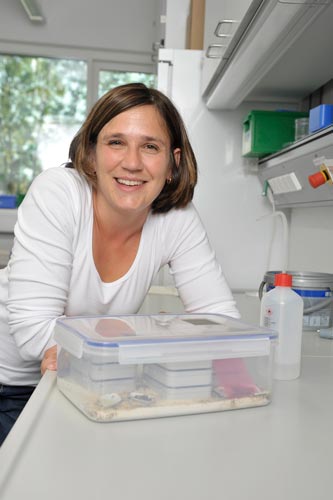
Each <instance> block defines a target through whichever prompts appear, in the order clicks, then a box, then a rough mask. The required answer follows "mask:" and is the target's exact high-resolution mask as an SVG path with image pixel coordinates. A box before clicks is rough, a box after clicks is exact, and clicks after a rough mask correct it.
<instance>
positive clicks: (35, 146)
mask: <svg viewBox="0 0 333 500" xmlns="http://www.w3.org/2000/svg"><path fill="white" fill-rule="evenodd" d="M89 64H90V75H92V74H93V75H94V76H93V78H89V77H88V73H89ZM117 66H118V67H117V68H114V67H112V65H111V63H108V64H105V63H97V62H94V63H92V62H91V61H90V62H89V61H85V60H83V59H82V60H79V59H70V58H67V59H59V58H57V57H52V58H48V57H44V56H43V57H37V56H36V57H32V56H26V55H5V54H3V55H1V54H0V194H1V193H2V194H16V195H19V196H20V195H24V194H25V193H26V191H27V189H28V187H29V185H30V184H31V182H32V180H33V178H34V177H35V176H36V175H37V174H38V173H40V172H41V171H42V170H45V169H47V168H50V167H54V166H59V165H61V164H63V163H65V162H66V161H67V159H68V149H69V145H70V142H71V140H72V138H73V137H74V135H75V133H76V132H77V130H78V129H79V128H80V126H81V124H82V122H83V121H84V119H85V116H86V113H87V109H88V108H87V101H88V100H89V101H90V103H89V105H90V106H91V104H92V103H93V101H94V100H96V99H97V98H98V97H100V96H102V95H103V94H104V93H105V92H107V91H108V90H110V89H111V88H113V87H116V86H118V85H122V84H124V83H130V82H142V83H145V84H146V85H147V86H148V87H155V86H156V75H155V74H154V73H151V72H149V69H148V68H146V67H144V66H143V65H141V66H142V68H141V69H142V71H140V70H139V71H133V70H132V69H131V68H130V67H129V66H130V65H127V66H126V64H122V65H121V66H119V64H118V65H117ZM120 69H121V70H120ZM88 82H92V83H91V87H93V86H95V88H89V86H88ZM94 96H95V97H94ZM20 197H22V196H20Z"/></svg>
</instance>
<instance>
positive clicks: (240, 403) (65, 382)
mask: <svg viewBox="0 0 333 500" xmlns="http://www.w3.org/2000/svg"><path fill="white" fill-rule="evenodd" d="M276 335H277V334H276V332H274V331H271V330H268V329H266V328H261V327H256V326H253V325H248V324H246V323H243V322H241V321H239V320H235V319H232V318H229V317H227V316H222V315H217V314H181V315H170V314H159V315H151V316H144V315H128V316H96V317H72V318H62V319H59V320H57V323H56V328H55V339H56V342H57V343H58V346H59V349H58V375H57V377H58V387H59V389H60V391H61V392H63V393H64V394H65V396H67V398H68V399H69V400H70V401H71V402H72V403H74V405H76V406H77V407H78V408H79V409H80V410H81V411H82V412H83V413H84V414H85V415H86V416H87V417H89V418H90V419H92V420H95V421H99V422H109V421H117V420H134V419H141V418H153V417H163V416H172V415H185V414H191V413H204V412H212V411H224V410H231V409H238V408H248V407H253V406H263V405H266V404H268V403H269V402H270V400H271V394H272V366H273V353H274V345H275V340H276Z"/></svg>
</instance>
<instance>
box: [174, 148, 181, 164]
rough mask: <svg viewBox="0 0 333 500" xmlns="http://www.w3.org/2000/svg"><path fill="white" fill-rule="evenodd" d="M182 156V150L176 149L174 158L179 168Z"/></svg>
mask: <svg viewBox="0 0 333 500" xmlns="http://www.w3.org/2000/svg"><path fill="white" fill-rule="evenodd" d="M180 155H181V149H180V148H176V149H174V150H173V157H174V160H175V163H176V165H177V167H179V163H180Z"/></svg>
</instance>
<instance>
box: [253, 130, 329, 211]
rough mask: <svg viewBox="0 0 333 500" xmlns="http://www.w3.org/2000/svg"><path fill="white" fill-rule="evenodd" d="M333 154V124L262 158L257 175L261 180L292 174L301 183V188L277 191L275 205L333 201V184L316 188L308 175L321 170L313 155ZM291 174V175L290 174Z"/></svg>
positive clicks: (298, 205)
mask: <svg viewBox="0 0 333 500" xmlns="http://www.w3.org/2000/svg"><path fill="white" fill-rule="evenodd" d="M321 156H323V157H325V158H333V127H327V128H325V129H323V130H321V131H319V132H317V133H316V134H311V135H309V136H308V137H306V138H304V139H302V140H300V141H297V142H295V143H293V144H291V145H290V146H288V147H286V148H284V149H283V150H281V151H279V152H278V153H275V154H273V155H270V156H267V157H265V158H262V159H260V160H259V165H258V170H259V171H258V175H259V179H260V180H261V182H262V183H263V184H264V183H265V181H269V180H270V179H275V182H276V181H279V177H281V176H288V174H293V177H294V178H295V177H296V179H297V181H298V183H299V184H300V186H301V189H300V190H295V191H290V192H285V193H281V194H275V195H274V202H275V205H276V207H280V208H286V207H304V206H328V205H333V186H332V184H329V183H326V184H325V185H323V186H320V187H318V188H317V189H314V188H313V187H312V186H311V185H310V183H309V181H308V176H309V175H310V174H313V173H314V172H316V171H318V167H317V166H315V165H314V159H316V158H320V157H321ZM287 178H288V177H287Z"/></svg>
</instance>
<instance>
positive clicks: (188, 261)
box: [165, 204, 240, 318]
mask: <svg viewBox="0 0 333 500" xmlns="http://www.w3.org/2000/svg"><path fill="white" fill-rule="evenodd" d="M166 234H167V236H166V241H165V246H166V248H169V249H170V255H169V258H168V261H169V266H170V272H171V274H172V276H173V278H174V281H175V286H176V287H177V289H178V292H179V295H180V298H181V300H182V302H183V304H184V307H185V310H186V311H187V312H190V313H218V314H225V315H228V316H232V317H234V318H239V317H240V314H239V312H238V310H237V307H236V302H235V300H234V298H233V296H232V293H231V290H230V288H229V286H228V284H227V282H226V279H225V277H224V275H223V272H222V269H221V266H220V264H219V263H218V261H217V259H216V256H215V252H214V251H213V249H212V247H211V245H210V243H209V240H208V237H207V234H206V231H205V229H204V227H203V224H202V222H201V220H200V218H199V216H198V214H197V212H196V210H195V208H194V207H193V205H192V204H190V205H189V207H187V208H186V209H184V210H175V211H174V214H173V221H172V227H170V228H168V230H167V233H166Z"/></svg>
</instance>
